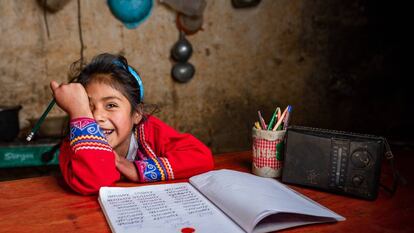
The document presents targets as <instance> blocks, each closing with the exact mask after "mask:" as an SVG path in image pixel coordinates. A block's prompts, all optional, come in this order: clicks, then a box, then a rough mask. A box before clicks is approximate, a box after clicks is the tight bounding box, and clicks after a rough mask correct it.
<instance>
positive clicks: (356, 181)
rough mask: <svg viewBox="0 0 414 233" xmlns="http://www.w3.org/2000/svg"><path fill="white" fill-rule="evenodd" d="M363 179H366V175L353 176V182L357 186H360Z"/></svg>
mask: <svg viewBox="0 0 414 233" xmlns="http://www.w3.org/2000/svg"><path fill="white" fill-rule="evenodd" d="M363 181H364V177H362V176H360V175H356V176H354V177H352V183H354V185H355V186H360V185H361V184H362V182H363Z"/></svg>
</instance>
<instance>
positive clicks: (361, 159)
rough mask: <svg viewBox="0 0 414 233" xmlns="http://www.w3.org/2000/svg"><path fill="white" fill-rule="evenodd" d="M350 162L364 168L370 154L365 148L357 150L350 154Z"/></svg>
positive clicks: (369, 159)
mask: <svg viewBox="0 0 414 233" xmlns="http://www.w3.org/2000/svg"><path fill="white" fill-rule="evenodd" d="M351 161H352V164H354V165H355V167H358V168H364V167H366V166H368V165H369V163H370V161H371V154H370V153H369V152H368V151H367V150H357V151H355V152H354V153H352V155H351Z"/></svg>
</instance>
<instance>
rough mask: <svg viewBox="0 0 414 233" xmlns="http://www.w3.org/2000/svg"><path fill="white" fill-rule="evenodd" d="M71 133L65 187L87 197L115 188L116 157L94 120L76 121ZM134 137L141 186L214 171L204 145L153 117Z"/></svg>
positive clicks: (63, 153)
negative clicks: (107, 187)
mask: <svg viewBox="0 0 414 233" xmlns="http://www.w3.org/2000/svg"><path fill="white" fill-rule="evenodd" d="M70 130H71V131H70V132H71V133H70V138H68V139H67V140H65V141H64V142H63V143H62V146H61V148H60V155H59V163H60V168H61V171H62V174H63V177H64V179H65V181H66V183H67V184H68V185H69V186H70V187H71V188H72V189H73V190H75V191H76V192H78V193H81V194H84V195H87V194H94V193H97V192H98V191H99V188H100V187H102V186H111V185H114V183H115V182H116V181H118V180H119V179H120V173H119V171H118V170H117V169H116V167H115V154H114V152H113V151H112V148H111V147H110V146H109V144H108V142H107V140H106V138H105V136H104V134H103V133H102V131H101V130H100V128H99V126H98V124H97V123H96V122H95V120H93V119H90V118H81V119H75V120H74V121H72V122H71V125H70ZM135 136H136V139H137V141H138V151H137V156H136V158H135V161H134V163H135V165H136V168H137V171H138V175H139V180H140V182H151V181H163V180H171V179H183V178H189V177H191V176H193V175H196V174H200V173H203V172H206V171H209V170H211V169H213V158H212V155H211V151H210V150H209V149H208V148H207V147H206V146H205V145H204V144H203V143H202V142H200V141H199V140H197V139H196V138H195V137H193V136H192V135H190V134H182V133H178V132H177V131H176V130H174V129H173V128H171V127H170V126H168V125H167V124H165V123H164V122H162V121H160V120H159V119H157V118H156V117H154V116H149V117H148V118H147V119H146V120H143V121H142V122H141V123H140V124H139V125H138V126H137V128H136V131H135ZM69 139H70V140H69Z"/></svg>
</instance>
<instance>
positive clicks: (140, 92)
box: [113, 60, 144, 103]
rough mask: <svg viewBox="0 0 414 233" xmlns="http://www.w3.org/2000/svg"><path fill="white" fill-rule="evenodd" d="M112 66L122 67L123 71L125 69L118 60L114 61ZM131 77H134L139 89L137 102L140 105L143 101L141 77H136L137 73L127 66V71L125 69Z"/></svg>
mask: <svg viewBox="0 0 414 233" xmlns="http://www.w3.org/2000/svg"><path fill="white" fill-rule="evenodd" d="M113 64H115V65H117V66H119V67H122V68H123V69H126V68H125V65H124V63H122V62H121V61H119V60H115V61H113ZM126 70H127V71H128V72H129V73H130V74H131V75H132V76H134V78H135V80H137V83H138V87H139V102H140V103H141V102H142V101H144V85H143V84H142V79H141V77H140V76H139V75H138V73H137V72H136V71H135V70H134V69H133V68H132V67H131V66H128V69H126Z"/></svg>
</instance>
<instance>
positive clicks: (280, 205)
mask: <svg viewBox="0 0 414 233" xmlns="http://www.w3.org/2000/svg"><path fill="white" fill-rule="evenodd" d="M99 203H100V204H101V207H102V210H103V212H104V214H105V217H106V219H107V221H108V223H109V225H110V227H111V230H112V232H114V233H121V232H146V233H152V232H154V233H158V232H184V233H191V232H196V233H201V232H206V233H211V232H216V233H219V232H220V233H226V232H229V233H230V232H231V233H233V232H255V233H256V232H270V231H276V230H280V229H285V228H289V227H294V226H299V225H306V224H313V223H323V222H334V221H342V220H345V218H343V217H342V216H340V215H338V214H336V213H334V212H332V211H331V210H329V209H327V208H325V207H323V206H322V205H320V204H318V203H316V202H314V201H312V200H311V199H309V198H307V197H305V196H303V195H301V194H300V193H297V192H296V191H293V190H292V189H290V188H288V187H287V186H285V185H283V184H282V183H280V182H278V181H276V180H274V179H271V178H262V177H258V176H255V175H252V174H248V173H243V172H238V171H233V170H226V169H223V170H217V171H210V172H207V173H204V174H201V175H197V176H193V177H191V178H190V180H189V183H172V184H160V185H147V186H140V187H128V188H118V187H102V188H101V189H100V191H99Z"/></svg>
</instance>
